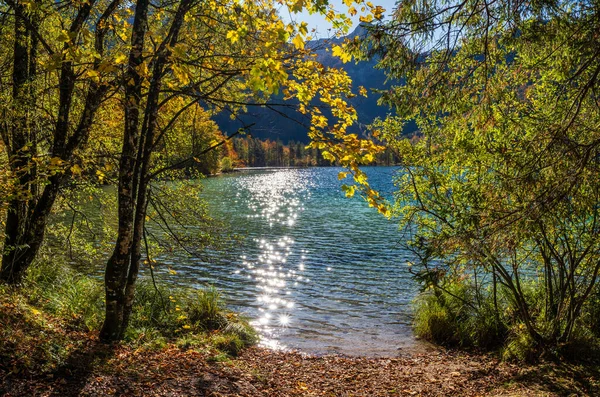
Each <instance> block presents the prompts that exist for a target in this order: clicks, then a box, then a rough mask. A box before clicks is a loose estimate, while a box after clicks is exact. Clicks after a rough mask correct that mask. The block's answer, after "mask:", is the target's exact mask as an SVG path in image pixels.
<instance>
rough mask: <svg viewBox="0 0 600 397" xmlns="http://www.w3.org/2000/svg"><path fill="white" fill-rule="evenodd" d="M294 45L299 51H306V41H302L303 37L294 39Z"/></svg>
mask: <svg viewBox="0 0 600 397" xmlns="http://www.w3.org/2000/svg"><path fill="white" fill-rule="evenodd" d="M292 43H294V46H295V47H296V49H298V50H303V49H304V39H302V36H300V35H296V37H294V39H293V40H292Z"/></svg>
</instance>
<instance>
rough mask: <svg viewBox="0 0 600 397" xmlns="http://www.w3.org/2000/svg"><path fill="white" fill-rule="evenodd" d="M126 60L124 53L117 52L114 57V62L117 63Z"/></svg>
mask: <svg viewBox="0 0 600 397" xmlns="http://www.w3.org/2000/svg"><path fill="white" fill-rule="evenodd" d="M126 60H127V55H125V54H119V55H117V57H116V58H115V63H116V64H117V65H119V64H122V63H125V61H126Z"/></svg>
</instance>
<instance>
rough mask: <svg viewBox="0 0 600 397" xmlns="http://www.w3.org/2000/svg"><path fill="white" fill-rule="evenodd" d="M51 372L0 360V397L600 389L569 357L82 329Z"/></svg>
mask: <svg viewBox="0 0 600 397" xmlns="http://www.w3.org/2000/svg"><path fill="white" fill-rule="evenodd" d="M80 338H82V339H84V340H85V341H84V343H81V344H79V347H78V349H76V350H74V351H73V352H72V354H71V355H70V356H69V358H68V359H67V360H65V362H64V364H63V365H62V366H60V367H58V368H56V369H55V370H53V371H52V372H49V373H39V374H35V373H25V372H21V373H14V372H15V369H14V368H13V369H10V368H9V367H7V366H6V365H2V363H0V395H2V396H63V397H66V396H104V395H122V396H213V397H218V396H251V397H255V396H256V397H258V396H574V395H576V396H586V395H589V396H597V395H600V369H599V368H598V367H597V366H584V365H574V364H566V363H545V364H538V365H535V366H523V365H516V364H509V363H502V362H500V361H499V360H498V359H496V358H494V357H491V356H484V355H475V354H467V353H463V352H453V351H441V350H439V351H434V352H428V353H425V354H412V355H406V356H401V357H396V358H364V357H362V358H358V357H356V358H351V357H340V356H320V357H317V356H308V355H305V354H301V353H297V352H287V353H286V352H274V351H270V350H266V349H262V348H249V349H246V350H245V351H244V352H243V353H242V354H241V355H240V356H239V357H237V358H232V359H226V360H222V359H219V357H220V356H211V355H210V354H209V353H206V352H205V353H199V352H197V351H194V350H185V349H181V348H177V347H174V346H169V347H167V348H164V349H160V350H141V349H133V348H130V347H127V346H122V345H121V346H113V347H111V346H107V345H104V344H102V343H100V342H98V340H97V338H95V337H94V336H93V334H87V335H80Z"/></svg>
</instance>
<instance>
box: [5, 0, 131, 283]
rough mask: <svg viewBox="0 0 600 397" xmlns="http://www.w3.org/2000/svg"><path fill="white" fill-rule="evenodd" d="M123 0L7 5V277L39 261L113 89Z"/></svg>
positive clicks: (14, 278) (15, 277) (12, 279)
mask: <svg viewBox="0 0 600 397" xmlns="http://www.w3.org/2000/svg"><path fill="white" fill-rule="evenodd" d="M120 4H121V2H120V0H113V1H110V2H106V1H90V2H86V3H81V4H69V5H67V6H66V7H63V6H62V5H60V4H59V3H55V2H49V3H47V2H42V1H36V2H24V1H19V0H8V1H6V2H5V3H3V5H2V6H0V7H2V10H1V12H2V18H3V19H4V22H7V21H11V22H12V26H13V29H12V30H11V31H9V30H8V29H7V28H6V26H7V25H4V24H3V28H2V34H3V38H2V40H3V41H4V42H10V41H12V43H13V46H12V52H10V53H6V54H5V56H6V57H7V58H8V59H10V64H9V66H8V67H6V68H4V70H3V71H4V72H5V74H4V75H3V76H2V85H1V89H2V94H1V95H2V98H3V101H2V109H1V111H2V114H3V123H2V125H1V126H0V134H1V136H2V141H3V143H4V149H5V150H6V154H7V157H8V166H9V168H10V177H11V179H12V184H13V187H14V189H12V191H10V192H9V193H8V197H6V198H5V200H6V201H7V203H8V204H7V211H6V226H5V231H4V248H3V253H2V268H1V270H0V279H1V280H2V281H4V282H6V283H10V284H18V283H19V282H20V281H21V279H22V277H23V275H24V273H25V271H26V270H27V268H28V267H29V265H30V264H31V262H32V261H33V260H34V258H35V256H36V254H37V252H38V250H39V248H40V245H41V244H42V241H43V237H44V233H45V229H46V223H47V220H48V215H49V214H50V211H51V209H52V206H53V204H54V202H55V200H56V197H57V195H58V194H59V191H60V189H61V187H62V186H63V185H64V183H65V182H66V181H67V180H68V179H69V178H70V175H71V174H72V172H73V170H72V169H70V168H69V167H70V166H71V162H72V160H73V159H74V156H75V155H76V152H77V150H78V149H80V148H81V147H82V146H83V145H84V144H85V142H86V141H87V138H88V136H89V132H90V128H91V126H92V123H93V119H94V115H95V113H96V111H97V110H98V107H99V106H100V104H101V102H102V100H103V98H104V97H105V95H106V94H107V92H108V91H109V90H110V88H111V85H110V83H109V82H108V81H106V80H101V76H102V75H106V74H107V69H109V68H108V64H107V62H106V59H107V56H108V54H107V53H106V52H107V51H106V47H107V41H108V40H109V38H110V36H111V35H109V33H112V32H113V31H112V30H111V29H110V27H111V26H112V23H113V20H114V19H115V18H117V17H118V16H119V15H122V11H121V10H119V9H118V8H119V5H120ZM56 26H63V27H65V28H64V30H62V31H58V30H57V29H56ZM55 37H57V39H55ZM9 76H10V80H9ZM9 87H11V89H10V90H9Z"/></svg>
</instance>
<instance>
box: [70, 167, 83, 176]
mask: <svg viewBox="0 0 600 397" xmlns="http://www.w3.org/2000/svg"><path fill="white" fill-rule="evenodd" d="M71 172H72V173H73V174H74V175H81V167H80V166H79V165H77V164H73V165H72V166H71Z"/></svg>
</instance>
